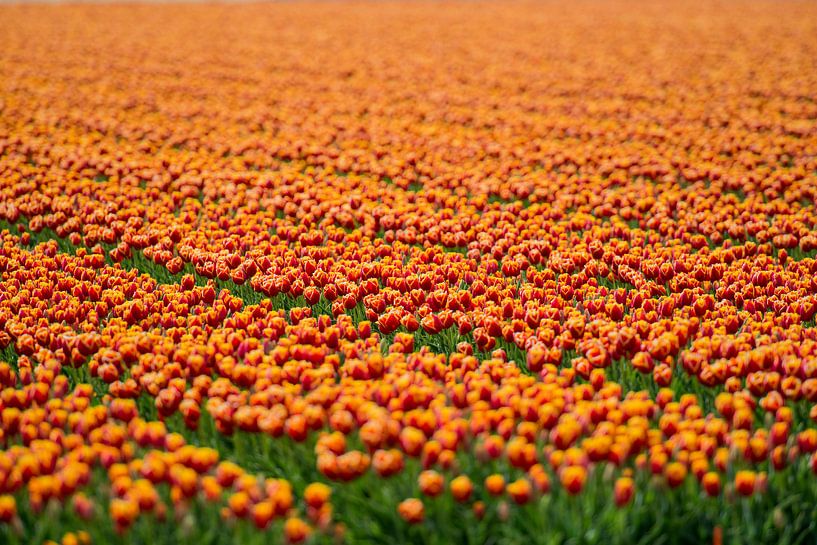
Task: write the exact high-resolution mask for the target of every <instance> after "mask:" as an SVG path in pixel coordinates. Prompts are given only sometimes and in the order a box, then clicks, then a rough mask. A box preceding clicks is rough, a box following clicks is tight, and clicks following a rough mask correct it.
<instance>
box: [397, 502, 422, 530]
mask: <svg viewBox="0 0 817 545" xmlns="http://www.w3.org/2000/svg"><path fill="white" fill-rule="evenodd" d="M397 512H398V513H399V514H400V517H401V518H402V519H403V520H405V521H406V522H408V523H409V524H418V523H420V522H423V518H424V517H425V506H424V505H423V502H422V501H420V500H418V499H417V498H409V499H407V500H403V501H401V502H400V504H399V505H398V506H397Z"/></svg>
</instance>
